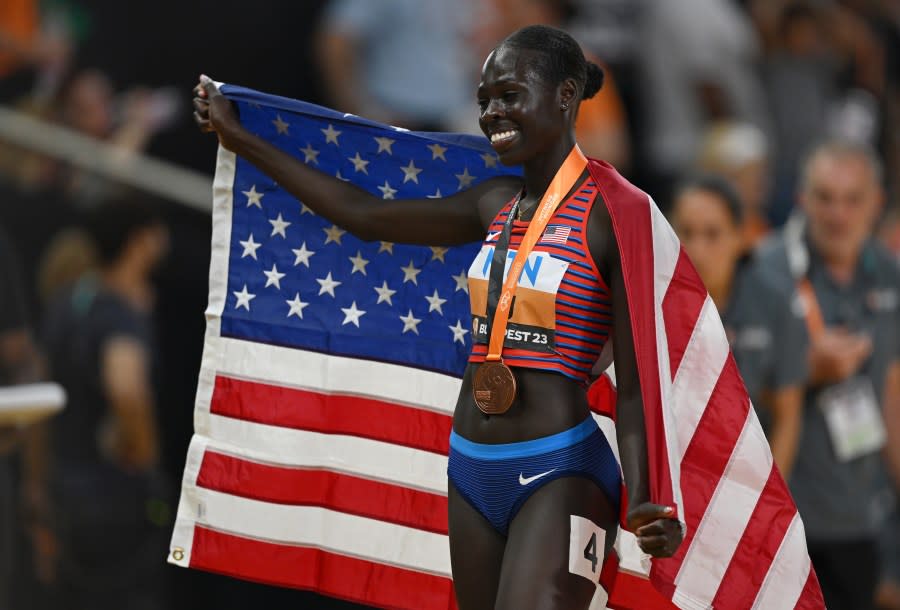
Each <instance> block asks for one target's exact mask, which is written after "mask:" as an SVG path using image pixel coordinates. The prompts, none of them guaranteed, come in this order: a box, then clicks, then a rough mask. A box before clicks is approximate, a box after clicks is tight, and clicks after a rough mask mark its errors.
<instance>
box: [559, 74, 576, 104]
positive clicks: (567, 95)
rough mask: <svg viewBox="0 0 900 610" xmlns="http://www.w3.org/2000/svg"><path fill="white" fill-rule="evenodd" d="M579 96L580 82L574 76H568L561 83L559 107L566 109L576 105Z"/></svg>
mask: <svg viewBox="0 0 900 610" xmlns="http://www.w3.org/2000/svg"><path fill="white" fill-rule="evenodd" d="M577 98H578V83H576V82H575V79H574V78H567V79H566V80H564V81H563V82H562V83H560V85H559V108H560V110H563V111H566V110H568V109H569V108H571V107H573V106H574V105H575V102H576V100H577Z"/></svg>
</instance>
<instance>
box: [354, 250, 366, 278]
mask: <svg viewBox="0 0 900 610" xmlns="http://www.w3.org/2000/svg"><path fill="white" fill-rule="evenodd" d="M350 262H351V263H353V269H351V270H350V275H353V274H354V273H356V272H357V271H358V272H360V273H362V274H363V275H366V265H368V264H369V261H367V260H366V259H364V258H363V257H362V254H361V253H360V251H359V250H357V251H356V256H351V257H350Z"/></svg>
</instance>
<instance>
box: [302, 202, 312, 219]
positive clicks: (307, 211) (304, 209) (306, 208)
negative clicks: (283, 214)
mask: <svg viewBox="0 0 900 610" xmlns="http://www.w3.org/2000/svg"><path fill="white" fill-rule="evenodd" d="M304 214H312V215H313V216H315V215H316V213H315V212H313V211H312V210H311V209H310V208H309V206H308V205H306V204H305V203H301V204H300V215H301V216H303V215H304Z"/></svg>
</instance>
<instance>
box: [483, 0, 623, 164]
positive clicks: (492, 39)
mask: <svg viewBox="0 0 900 610" xmlns="http://www.w3.org/2000/svg"><path fill="white" fill-rule="evenodd" d="M563 4H564V3H563V2H561V1H560V0H488V1H486V2H483V3H482V4H481V5H480V8H479V10H480V11H481V13H480V16H479V19H478V20H477V21H478V24H477V26H476V27H475V28H474V30H473V33H472V39H473V43H474V48H475V50H476V51H475V52H476V53H477V57H476V58H474V59H476V61H478V62H479V65H478V66H477V67H476V66H473V69H472V73H473V80H472V82H473V83H475V78H476V77H475V76H474V75H475V74H477V70H478V68H479V67H480V62H482V61H484V58H485V57H487V55H488V53H490V52H491V50H493V48H494V47H495V46H497V44H499V42H500V41H501V40H503V39H504V38H506V37H507V36H508V35H510V34H512V33H513V32H515V31H516V30H518V29H520V28H523V27H525V26H527V25H531V24H534V23H541V24H545V25H550V26H553V27H560V28H561V27H562V26H563V21H564V14H563V12H564V11H563V8H564V7H563ZM563 29H564V28H563ZM585 57H586V58H587V60H588V61H592V62H594V63H596V64H598V65H600V66H601V67H602V68H603V69H604V70H603V71H604V78H603V87H602V88H601V89H600V91H599V92H598V93H597V95H595V96H594V97H592V98H591V99H589V100H584V101H583V102H582V103H581V106H579V109H578V117H577V119H576V121H575V136H576V139H577V140H578V145H579V146H580V147H581V149H582V150H583V151H584V153H585V154H586V155H588V156H590V157H595V158H597V159H603V160H604V161H607V162H609V163H611V164H612V165H613V166H615V168H616V169H617V170H619V171H620V172H622V173H627V172H628V169H629V166H630V165H631V144H630V139H629V134H628V122H627V120H626V119H627V117H626V113H625V106H624V105H623V103H622V99H621V97H620V96H619V92H618V90H617V87H616V81H615V79H614V78H613V75H612V73H611V72H610V71H609V69H608V68H607V67H606V66H605V65H604V63H603V62H602V61H601V60H600V59H599V58H597V57H595V56H594V55H593V54H592V53H590V52H589V51H585ZM472 114H473V116H475V111H474V110H473V112H472Z"/></svg>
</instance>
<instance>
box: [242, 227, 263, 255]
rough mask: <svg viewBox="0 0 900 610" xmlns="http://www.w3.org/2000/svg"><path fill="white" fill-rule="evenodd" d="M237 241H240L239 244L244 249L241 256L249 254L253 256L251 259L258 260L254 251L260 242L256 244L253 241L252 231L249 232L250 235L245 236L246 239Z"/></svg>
mask: <svg viewBox="0 0 900 610" xmlns="http://www.w3.org/2000/svg"><path fill="white" fill-rule="evenodd" d="M238 243H240V244H241V246H243V247H244V251H243V253H241V258H244V257H246V256H250V257H252V258H253V260H259V259H258V258H256V251H257V250H259V247H260V246H261V245H262V244H258V243H256V242H255V241H253V233H251V234H250V237H248V238H247V241H241V242H238Z"/></svg>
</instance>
